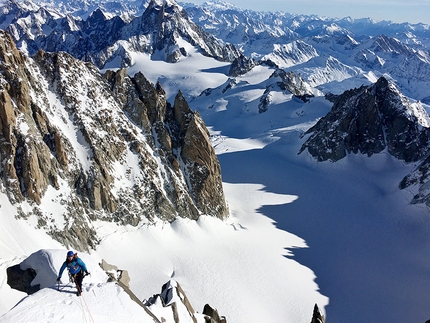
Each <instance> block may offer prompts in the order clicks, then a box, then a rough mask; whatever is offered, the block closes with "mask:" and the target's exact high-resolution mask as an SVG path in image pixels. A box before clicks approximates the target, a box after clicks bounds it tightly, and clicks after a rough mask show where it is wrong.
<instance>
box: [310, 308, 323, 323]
mask: <svg viewBox="0 0 430 323" xmlns="http://www.w3.org/2000/svg"><path fill="white" fill-rule="evenodd" d="M324 322H325V320H324V315H322V314H321V312H320V309H319V308H318V305H317V304H315V306H314V312H313V314H312V320H311V323H324Z"/></svg>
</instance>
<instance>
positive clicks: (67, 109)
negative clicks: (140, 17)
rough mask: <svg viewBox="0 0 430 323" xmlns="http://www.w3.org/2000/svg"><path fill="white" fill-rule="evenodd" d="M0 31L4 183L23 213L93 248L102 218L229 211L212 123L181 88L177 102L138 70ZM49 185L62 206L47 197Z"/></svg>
mask: <svg viewBox="0 0 430 323" xmlns="http://www.w3.org/2000/svg"><path fill="white" fill-rule="evenodd" d="M0 38H1V40H2V41H1V42H0V71H1V75H0V81H1V82H0V86H1V91H0V102H1V104H0V126H1V127H0V154H1V159H2V160H1V162H2V165H3V168H2V173H1V176H2V179H3V182H2V185H1V187H0V189H1V191H2V192H4V193H5V194H7V195H8V197H9V200H10V202H11V203H12V204H15V205H16V206H17V209H18V210H19V212H18V213H17V216H18V217H21V218H24V219H26V218H28V217H30V216H32V215H33V216H36V218H37V222H38V227H39V228H44V229H45V230H46V231H47V232H48V233H49V234H50V235H51V236H52V237H54V238H55V239H56V240H58V241H60V242H61V243H63V244H64V245H65V246H72V247H73V248H75V249H77V250H87V249H88V248H91V247H93V246H94V245H95V244H96V243H97V240H98V237H97V236H96V233H95V230H94V229H93V228H92V224H91V221H93V220H95V219H100V220H104V221H114V222H117V223H120V224H131V225H137V224H139V223H141V222H153V221H154V220H155V219H156V218H160V219H162V220H165V221H173V220H174V219H175V218H176V217H177V216H180V217H188V218H191V219H197V218H198V217H199V216H200V215H201V214H207V215H212V216H216V217H219V218H224V217H226V216H227V214H228V210H227V206H226V203H225V198H224V193H223V189H222V181H221V170H220V166H219V162H218V159H217V157H216V155H215V152H214V150H213V148H212V146H211V144H210V140H209V133H208V131H207V129H206V126H205V124H204V122H203V121H202V119H201V118H200V116H199V114H198V113H197V112H192V111H191V110H190V109H189V107H188V104H187V103H186V101H185V99H184V97H183V96H182V94H181V93H178V96H177V98H176V100H175V104H174V106H173V107H172V106H170V104H169V103H168V102H167V100H166V94H165V92H164V90H163V89H162V87H161V85H160V84H157V85H156V86H154V85H153V84H151V83H150V82H149V81H148V80H146V78H145V77H144V76H143V75H142V74H141V73H138V74H136V75H135V76H134V77H130V76H128V75H127V73H126V72H125V70H119V71H117V72H113V71H108V72H107V73H106V74H105V75H102V74H100V72H99V71H98V70H97V69H96V68H95V67H94V66H93V65H91V64H89V63H84V62H82V61H79V60H77V59H75V58H73V57H72V56H70V55H68V54H66V53H46V52H43V51H39V52H38V53H37V55H35V56H34V58H33V59H30V58H27V57H26V56H23V55H22V54H21V53H20V52H19V51H18V50H17V49H16V46H15V44H14V43H13V41H12V39H11V37H10V36H9V35H8V34H7V33H4V32H0ZM48 190H49V191H50V192H51V194H50V196H51V197H50V203H54V204H55V205H58V210H59V211H57V210H55V211H54V210H46V209H45V208H44V207H43V200H44V198H45V196H46V193H47V191H48ZM24 201H25V202H26V203H29V205H31V208H30V209H28V208H24V207H21V203H22V202H24ZM53 211H54V212H57V213H59V214H57V215H60V216H61V217H62V218H63V221H58V216H57V215H56V216H53V215H52V213H53Z"/></svg>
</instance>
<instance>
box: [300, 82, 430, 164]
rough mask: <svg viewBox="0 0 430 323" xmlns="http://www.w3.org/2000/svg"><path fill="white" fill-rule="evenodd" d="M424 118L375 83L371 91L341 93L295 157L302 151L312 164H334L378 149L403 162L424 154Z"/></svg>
mask: <svg viewBox="0 0 430 323" xmlns="http://www.w3.org/2000/svg"><path fill="white" fill-rule="evenodd" d="M429 126H430V118H429V116H428V115H427V113H426V112H425V110H424V109H423V107H422V106H421V105H420V104H419V103H411V102H410V101H409V100H407V99H406V98H405V97H404V96H403V95H402V94H401V93H400V92H399V91H398V90H397V89H396V87H395V86H394V85H393V84H391V83H390V82H388V81H387V79H386V78H384V77H381V78H380V79H379V80H378V81H377V82H376V83H375V84H374V85H372V86H362V87H360V88H358V89H353V90H349V91H346V92H345V93H343V94H342V95H340V96H339V97H338V98H337V100H336V101H335V103H334V105H333V108H332V109H331V111H330V112H329V113H328V114H327V115H326V116H325V117H323V118H321V119H320V120H319V121H318V122H317V123H316V124H315V125H314V126H313V127H311V128H310V129H309V130H308V131H307V132H306V135H307V134H310V137H309V138H308V139H307V140H306V142H305V143H304V144H303V145H302V147H301V149H300V151H299V153H301V152H303V151H304V150H306V149H307V150H308V151H309V153H310V154H311V155H312V156H313V157H315V158H316V159H317V160H318V161H325V160H331V161H337V160H339V159H342V158H344V157H345V156H346V155H347V154H349V153H354V154H357V153H362V154H367V155H368V156H371V155H373V154H376V153H379V152H381V151H382V150H384V149H387V151H388V152H389V153H390V154H391V155H393V156H394V157H396V158H398V159H401V160H404V161H406V162H413V161H418V160H420V159H422V158H423V157H424V156H426V155H427V153H428V151H429V139H430V131H429V128H428V127H429Z"/></svg>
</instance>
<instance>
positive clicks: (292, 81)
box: [258, 68, 314, 113]
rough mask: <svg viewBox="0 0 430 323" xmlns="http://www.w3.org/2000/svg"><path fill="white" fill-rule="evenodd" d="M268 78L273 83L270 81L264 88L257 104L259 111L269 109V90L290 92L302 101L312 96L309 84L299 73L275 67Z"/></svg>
mask: <svg viewBox="0 0 430 323" xmlns="http://www.w3.org/2000/svg"><path fill="white" fill-rule="evenodd" d="M269 80H271V81H272V80H273V81H274V83H271V84H270V85H269V86H268V87H267V88H266V90H265V91H264V94H263V95H262V97H261V98H260V103H259V104H258V112H259V113H263V112H266V111H267V110H268V109H269V105H270V103H271V92H276V91H282V92H287V93H291V94H293V95H294V96H295V97H297V98H299V99H301V100H303V101H304V102H306V101H307V100H309V98H311V97H313V96H314V94H313V92H312V88H311V86H310V85H309V84H308V83H306V82H305V81H304V80H303V79H302V77H301V76H300V75H297V74H295V73H294V72H285V71H284V70H282V69H278V68H277V69H276V70H275V71H274V72H273V74H272V75H271V76H270V79H269Z"/></svg>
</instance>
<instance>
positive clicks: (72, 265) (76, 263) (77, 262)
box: [58, 257, 87, 278]
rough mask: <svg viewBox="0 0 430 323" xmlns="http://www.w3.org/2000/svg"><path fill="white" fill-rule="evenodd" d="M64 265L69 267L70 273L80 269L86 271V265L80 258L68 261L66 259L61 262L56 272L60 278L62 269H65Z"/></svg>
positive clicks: (73, 273) (77, 271)
mask: <svg viewBox="0 0 430 323" xmlns="http://www.w3.org/2000/svg"><path fill="white" fill-rule="evenodd" d="M66 267H67V268H68V269H69V272H70V274H72V275H75V274H77V273H79V272H80V271H81V270H83V271H84V272H86V271H87V266H85V263H84V262H83V261H82V260H81V259H80V258H77V257H76V258H73V259H72V260H70V261H69V260H68V259H67V260H66V261H65V262H64V263H63V265H62V266H61V268H60V273H59V274H58V277H60V278H61V276H62V275H63V271H64V269H66Z"/></svg>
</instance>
